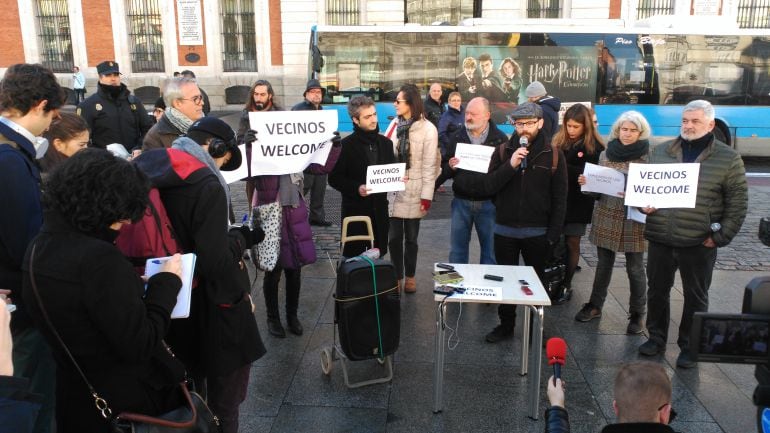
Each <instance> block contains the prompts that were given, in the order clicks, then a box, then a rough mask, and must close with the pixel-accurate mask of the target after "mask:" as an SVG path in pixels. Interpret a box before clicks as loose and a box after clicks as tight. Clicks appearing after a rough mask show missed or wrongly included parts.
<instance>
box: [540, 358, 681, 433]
mask: <svg viewBox="0 0 770 433" xmlns="http://www.w3.org/2000/svg"><path fill="white" fill-rule="evenodd" d="M613 393H614V394H615V400H613V401H612V409H613V410H614V411H615V415H616V416H617V421H618V422H617V423H616V424H608V425H606V426H605V427H604V428H603V429H602V431H601V433H634V432H644V433H674V429H672V428H671V427H670V426H669V425H668V424H669V423H670V422H671V421H673V420H674V417H676V412H675V411H674V409H673V408H672V407H671V397H672V396H671V379H669V378H668V374H666V369H665V368H663V366H662V365H661V364H656V363H652V362H644V361H641V362H639V361H637V362H631V363H628V364H625V365H623V366H622V367H620V370H618V373H617V375H616V376H615V385H614V387H613ZM548 401H549V402H550V403H551V407H549V408H548V409H546V411H545V432H546V433H566V432H569V431H570V425H569V417H568V415H567V410H566V409H565V408H564V385H563V383H562V381H561V379H554V377H553V376H551V378H550V379H548Z"/></svg>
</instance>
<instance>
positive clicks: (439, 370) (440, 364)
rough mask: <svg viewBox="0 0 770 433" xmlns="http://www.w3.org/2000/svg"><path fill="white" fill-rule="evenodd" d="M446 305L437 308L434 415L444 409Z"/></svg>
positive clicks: (441, 304)
mask: <svg viewBox="0 0 770 433" xmlns="http://www.w3.org/2000/svg"><path fill="white" fill-rule="evenodd" d="M445 313H446V305H445V304H444V303H443V302H442V303H440V304H438V305H437V306H436V350H435V352H434V356H433V359H434V360H435V362H434V363H433V413H439V412H441V411H442V410H443V409H444V345H445V344H446V338H445V333H446V331H445V329H444V315H445Z"/></svg>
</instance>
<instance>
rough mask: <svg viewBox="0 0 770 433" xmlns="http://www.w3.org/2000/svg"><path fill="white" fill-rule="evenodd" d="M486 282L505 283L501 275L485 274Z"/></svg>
mask: <svg viewBox="0 0 770 433" xmlns="http://www.w3.org/2000/svg"><path fill="white" fill-rule="evenodd" d="M484 279H485V280H492V281H503V277H501V276H499V275H492V274H485V275H484Z"/></svg>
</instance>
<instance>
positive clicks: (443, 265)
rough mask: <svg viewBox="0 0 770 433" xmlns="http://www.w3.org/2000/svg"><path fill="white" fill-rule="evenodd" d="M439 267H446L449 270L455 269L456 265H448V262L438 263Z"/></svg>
mask: <svg viewBox="0 0 770 433" xmlns="http://www.w3.org/2000/svg"><path fill="white" fill-rule="evenodd" d="M436 267H437V268H441V269H446V270H448V271H454V270H455V267H454V266H452V265H447V264H446V263H436Z"/></svg>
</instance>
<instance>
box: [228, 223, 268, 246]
mask: <svg viewBox="0 0 770 433" xmlns="http://www.w3.org/2000/svg"><path fill="white" fill-rule="evenodd" d="M230 234H231V235H233V234H239V235H241V236H242V237H243V242H244V243H243V245H241V247H242V249H244V250H245V249H248V248H251V247H252V245H256V244H258V243H260V242H262V239H264V238H265V232H264V231H263V230H262V228H261V227H254V229H249V226H238V227H233V228H231V229H230Z"/></svg>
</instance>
